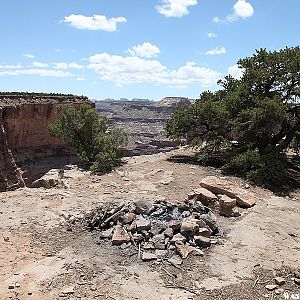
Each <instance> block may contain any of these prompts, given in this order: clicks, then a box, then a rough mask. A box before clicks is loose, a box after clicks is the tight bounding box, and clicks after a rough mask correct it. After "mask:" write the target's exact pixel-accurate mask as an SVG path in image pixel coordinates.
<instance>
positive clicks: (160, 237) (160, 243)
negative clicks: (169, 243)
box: [151, 233, 166, 250]
mask: <svg viewBox="0 0 300 300" xmlns="http://www.w3.org/2000/svg"><path fill="white" fill-rule="evenodd" d="M151 242H153V244H154V248H155V249H160V250H164V249H165V248H166V245H165V235H164V234H163V233H162V234H157V235H155V236H153V237H152V239H151Z"/></svg>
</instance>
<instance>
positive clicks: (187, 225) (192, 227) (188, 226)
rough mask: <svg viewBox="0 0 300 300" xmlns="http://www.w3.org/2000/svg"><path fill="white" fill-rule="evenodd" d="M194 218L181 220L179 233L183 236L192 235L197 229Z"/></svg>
mask: <svg viewBox="0 0 300 300" xmlns="http://www.w3.org/2000/svg"><path fill="white" fill-rule="evenodd" d="M194 220H195V219H188V220H186V221H183V222H182V224H181V228H180V233H181V234H182V235H183V236H185V237H189V236H193V235H194V234H196V233H197V232H198V230H199V225H198V224H197V222H196V221H194Z"/></svg>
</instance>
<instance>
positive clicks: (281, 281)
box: [274, 277, 285, 285]
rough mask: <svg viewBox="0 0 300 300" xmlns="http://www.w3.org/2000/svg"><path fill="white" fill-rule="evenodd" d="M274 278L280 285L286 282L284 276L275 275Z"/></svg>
mask: <svg viewBox="0 0 300 300" xmlns="http://www.w3.org/2000/svg"><path fill="white" fill-rule="evenodd" d="M274 279H275V282H276V284H278V285H283V284H285V279H284V278H283V277H275V278H274Z"/></svg>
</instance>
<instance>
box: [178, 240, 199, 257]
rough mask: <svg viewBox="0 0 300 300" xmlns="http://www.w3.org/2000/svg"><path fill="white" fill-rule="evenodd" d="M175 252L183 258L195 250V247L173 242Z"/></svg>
mask: <svg viewBox="0 0 300 300" xmlns="http://www.w3.org/2000/svg"><path fill="white" fill-rule="evenodd" d="M175 247H176V250H177V252H178V253H179V254H180V256H181V257H182V258H183V259H184V258H187V257H188V256H189V254H190V253H192V252H194V251H196V250H197V249H196V248H195V247H193V246H190V245H180V244H178V243H176V244H175Z"/></svg>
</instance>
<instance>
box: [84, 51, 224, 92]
mask: <svg viewBox="0 0 300 300" xmlns="http://www.w3.org/2000/svg"><path fill="white" fill-rule="evenodd" d="M88 60H89V62H90V63H89V65H88V66H87V68H88V69H90V70H93V71H95V72H96V73H97V74H99V75H100V78H101V79H102V80H108V81H112V82H114V83H115V84H116V85H117V86H123V85H128V84H133V83H143V84H155V85H167V86H172V87H186V86H187V85H190V84H199V85H202V86H205V87H207V86H210V85H213V84H215V83H216V82H217V81H218V79H220V78H221V74H220V73H219V72H217V71H214V70H212V69H209V68H204V67H200V66H198V65H197V64H196V63H192V62H189V63H187V64H185V65H184V66H182V67H180V68H178V69H177V70H169V69H168V68H167V67H166V66H164V65H162V64H161V63H160V62H159V61H157V60H153V59H152V60H149V59H143V58H140V57H136V56H133V57H132V56H125V57H123V56H119V55H111V54H108V53H98V54H95V55H93V56H91V57H90V58H89V59H88Z"/></svg>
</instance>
